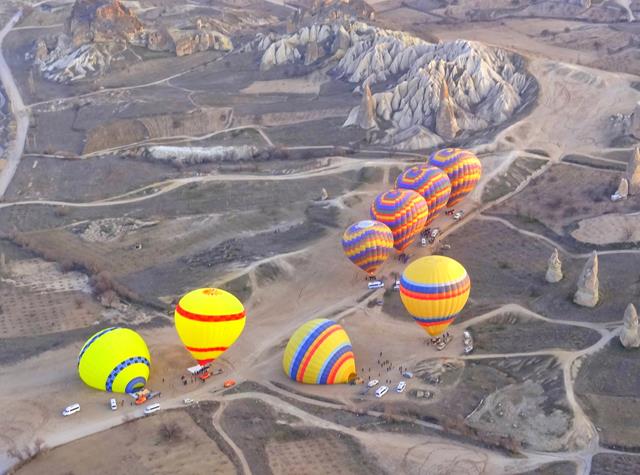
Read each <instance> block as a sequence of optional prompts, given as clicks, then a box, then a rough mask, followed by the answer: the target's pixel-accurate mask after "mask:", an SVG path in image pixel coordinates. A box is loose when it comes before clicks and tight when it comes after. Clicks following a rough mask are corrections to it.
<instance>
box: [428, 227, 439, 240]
mask: <svg viewBox="0 0 640 475" xmlns="http://www.w3.org/2000/svg"><path fill="white" fill-rule="evenodd" d="M438 234H440V228H433V229H432V230H431V233H430V234H429V237H430V238H431V239H435V238H437V237H438Z"/></svg>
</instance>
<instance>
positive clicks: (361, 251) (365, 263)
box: [342, 220, 393, 275]
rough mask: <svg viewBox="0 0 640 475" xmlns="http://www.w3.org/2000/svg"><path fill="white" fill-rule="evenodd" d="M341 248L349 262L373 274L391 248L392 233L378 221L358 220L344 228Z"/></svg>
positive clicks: (385, 258) (387, 255)
mask: <svg viewBox="0 0 640 475" xmlns="http://www.w3.org/2000/svg"><path fill="white" fill-rule="evenodd" d="M342 249H344V253H345V255H346V256H347V257H348V258H349V260H350V261H351V262H353V263H354V264H355V265H357V266H358V267H359V268H360V269H362V270H363V271H365V272H367V273H368V274H370V275H374V274H375V273H376V271H377V270H378V269H379V268H380V266H381V265H382V264H384V261H386V260H387V258H388V257H389V254H391V251H392V250H393V233H392V232H391V230H390V229H389V227H388V226H387V225H386V224H382V223H380V222H378V221H370V220H365V221H359V222H357V223H355V224H352V225H351V226H349V227H348V228H347V229H346V230H345V232H344V234H343V235H342Z"/></svg>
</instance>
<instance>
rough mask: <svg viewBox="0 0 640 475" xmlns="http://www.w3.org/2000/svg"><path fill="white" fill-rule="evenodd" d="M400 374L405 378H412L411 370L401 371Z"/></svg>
mask: <svg viewBox="0 0 640 475" xmlns="http://www.w3.org/2000/svg"><path fill="white" fill-rule="evenodd" d="M402 376H404V377H405V378H408V379H411V378H413V373H412V372H411V371H405V372H404V373H402Z"/></svg>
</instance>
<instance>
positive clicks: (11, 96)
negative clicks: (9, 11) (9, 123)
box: [0, 11, 29, 198]
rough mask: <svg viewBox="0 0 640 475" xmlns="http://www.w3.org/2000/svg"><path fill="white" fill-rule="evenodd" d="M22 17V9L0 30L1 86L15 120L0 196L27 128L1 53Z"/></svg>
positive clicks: (26, 116)
mask: <svg viewBox="0 0 640 475" xmlns="http://www.w3.org/2000/svg"><path fill="white" fill-rule="evenodd" d="M21 17H22V11H19V12H17V13H16V14H15V15H13V17H12V18H11V20H9V22H8V23H7V24H6V25H5V26H4V28H2V30H0V80H1V81H2V86H3V87H4V90H5V92H6V93H7V98H8V100H9V103H10V104H11V112H12V113H13V115H14V117H15V120H16V136H15V138H14V139H13V141H12V142H11V143H10V144H9V147H8V149H7V164H6V166H5V167H4V168H3V169H2V171H1V172H0V198H2V197H3V196H4V193H5V191H7V188H8V187H9V183H11V180H12V179H13V175H15V173H16V169H17V168H18V163H20V157H21V156H22V152H23V151H24V145H25V141H26V139H27V130H28V129H29V112H28V111H27V109H26V108H25V106H24V102H22V96H20V91H19V90H18V86H17V85H16V82H15V80H14V78H13V74H12V73H11V69H10V68H9V65H8V64H7V62H6V61H5V59H4V56H3V55H2V42H3V41H4V39H5V37H6V36H7V34H8V33H9V32H10V31H11V30H12V29H13V27H14V26H15V24H16V23H18V21H19V20H20V18H21Z"/></svg>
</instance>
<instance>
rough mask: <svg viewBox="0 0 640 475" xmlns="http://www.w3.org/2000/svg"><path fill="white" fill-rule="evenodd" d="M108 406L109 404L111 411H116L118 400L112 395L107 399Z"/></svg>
mask: <svg viewBox="0 0 640 475" xmlns="http://www.w3.org/2000/svg"><path fill="white" fill-rule="evenodd" d="M109 406H111V410H112V411H117V410H118V401H116V398H114V397H112V398H111V399H110V400H109Z"/></svg>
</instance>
